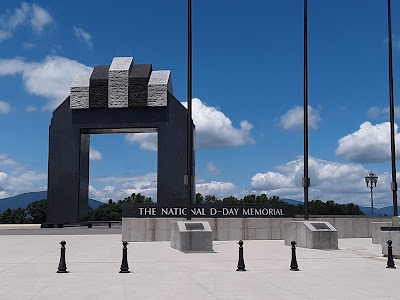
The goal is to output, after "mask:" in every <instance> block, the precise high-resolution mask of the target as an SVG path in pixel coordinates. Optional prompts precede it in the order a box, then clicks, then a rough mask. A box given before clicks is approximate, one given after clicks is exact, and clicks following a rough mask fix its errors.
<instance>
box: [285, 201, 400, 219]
mask: <svg viewBox="0 0 400 300" xmlns="http://www.w3.org/2000/svg"><path fill="white" fill-rule="evenodd" d="M280 200H282V201H285V202H286V203H288V204H292V205H299V204H303V201H298V200H293V199H285V198H280ZM358 207H359V208H360V210H361V211H362V212H363V213H364V214H365V215H366V216H370V215H372V211H371V207H366V206H361V205H358ZM398 211H400V206H399V207H398ZM384 215H387V216H392V215H393V205H392V206H385V207H381V208H375V207H374V216H384Z"/></svg>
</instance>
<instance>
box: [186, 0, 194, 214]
mask: <svg viewBox="0 0 400 300" xmlns="http://www.w3.org/2000/svg"><path fill="white" fill-rule="evenodd" d="M187 105H188V115H187V150H188V153H187V178H186V183H187V185H188V186H187V193H188V194H187V217H186V218H187V219H188V220H191V219H192V192H193V191H192V187H193V170H192V166H193V127H192V0H188V64H187Z"/></svg>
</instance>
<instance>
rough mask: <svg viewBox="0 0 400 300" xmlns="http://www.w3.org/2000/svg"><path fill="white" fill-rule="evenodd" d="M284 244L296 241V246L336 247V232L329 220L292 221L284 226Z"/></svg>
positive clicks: (314, 247)
mask: <svg viewBox="0 0 400 300" xmlns="http://www.w3.org/2000/svg"><path fill="white" fill-rule="evenodd" d="M284 237H285V245H287V246H290V242H291V241H296V243H297V246H298V247H302V248H310V249H338V232H337V230H336V229H335V228H334V227H333V226H332V225H331V224H330V223H329V222H316V221H293V222H286V223H285V227H284Z"/></svg>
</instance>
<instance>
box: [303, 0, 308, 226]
mask: <svg viewBox="0 0 400 300" xmlns="http://www.w3.org/2000/svg"><path fill="white" fill-rule="evenodd" d="M307 14H308V2H307V0H304V87H303V88H304V176H303V182H302V185H303V187H304V219H305V220H308V187H309V186H310V178H308V48H307V44H308V15H307Z"/></svg>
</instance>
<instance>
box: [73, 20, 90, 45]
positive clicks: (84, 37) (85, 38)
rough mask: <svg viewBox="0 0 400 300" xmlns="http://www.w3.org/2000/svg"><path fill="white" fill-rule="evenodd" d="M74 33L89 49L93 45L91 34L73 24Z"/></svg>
mask: <svg viewBox="0 0 400 300" xmlns="http://www.w3.org/2000/svg"><path fill="white" fill-rule="evenodd" d="M74 35H75V36H76V38H77V39H78V40H79V41H80V42H82V43H84V44H86V46H87V47H88V48H89V49H91V48H92V47H93V42H92V36H91V34H90V33H89V32H87V31H85V30H83V29H82V28H80V27H76V26H74Z"/></svg>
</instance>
